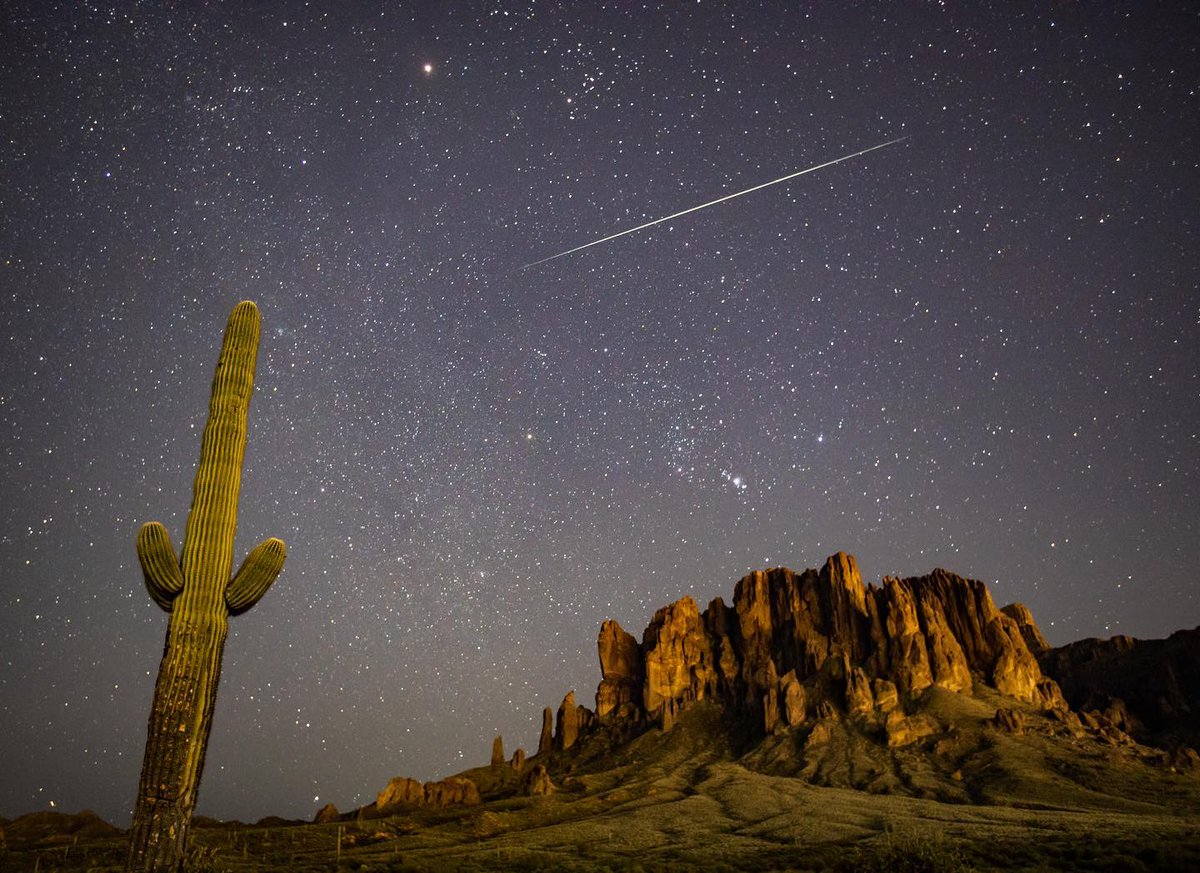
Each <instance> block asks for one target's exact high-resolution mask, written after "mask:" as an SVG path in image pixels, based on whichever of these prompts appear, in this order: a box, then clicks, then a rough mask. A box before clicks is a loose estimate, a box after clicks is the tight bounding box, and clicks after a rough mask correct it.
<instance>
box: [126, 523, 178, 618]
mask: <svg viewBox="0 0 1200 873" xmlns="http://www.w3.org/2000/svg"><path fill="white" fill-rule="evenodd" d="M137 556H138V561H139V562H140V563H141V565H142V577H143V578H144V579H145V580H146V590H147V591H149V592H150V598H151V599H152V600H153V601H154V602H155V603H157V604H158V605H159V606H161V607H162V608H163V610H164V611H166V612H170V611H171V604H172V603H173V602H174V600H175V596H176V595H177V594H179V592H180V591H182V590H183V572H182V571H181V570H180V569H179V559H178V558H177V557H175V547H174V546H173V545H171V535H170V534H169V533H167V529H166V528H165V527H163V526H162V525H161V524H159V523H158V522H157V521H148V522H146V523H145V524H144V525H142V529H141V530H139V531H138V535H137Z"/></svg>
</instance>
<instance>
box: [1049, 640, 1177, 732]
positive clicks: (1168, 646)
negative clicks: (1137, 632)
mask: <svg viewBox="0 0 1200 873" xmlns="http://www.w3.org/2000/svg"><path fill="white" fill-rule="evenodd" d="M1037 655H1038V662H1039V664H1040V665H1041V668H1042V671H1043V672H1044V673H1045V674H1046V675H1047V676H1050V677H1052V678H1053V679H1054V680H1055V681H1056V682H1057V683H1058V684H1059V686H1060V687H1061V688H1062V690H1063V694H1064V695H1065V696H1066V699H1067V702H1068V703H1069V704H1070V705H1071V707H1072V708H1073V709H1077V710H1079V711H1080V712H1081V714H1082V715H1083V717H1084V718H1085V719H1087V718H1089V717H1091V716H1093V715H1094V714H1096V713H1099V714H1102V715H1103V716H1105V717H1107V718H1108V719H1109V720H1110V721H1113V722H1115V723H1117V724H1119V725H1120V726H1121V727H1122V728H1123V729H1124V730H1125V731H1127V732H1128V733H1130V734H1132V735H1133V736H1134V737H1136V738H1137V739H1138V740H1140V741H1142V742H1147V743H1152V744H1154V745H1160V746H1164V747H1166V748H1170V749H1176V748H1179V747H1184V746H1191V747H1194V746H1196V745H1197V744H1200V627H1197V628H1193V629H1191V630H1181V631H1176V632H1175V633H1173V634H1171V636H1170V637H1168V638H1167V639H1165V640H1138V639H1134V638H1132V637H1127V636H1116V637H1112V638H1111V639H1108V640H1099V639H1087V640H1079V641H1078V642H1074V643H1070V644H1069V645H1066V646H1062V647H1061V648H1057V649H1051V648H1049V647H1046V648H1045V649H1043V650H1042V651H1040V652H1038V653H1037Z"/></svg>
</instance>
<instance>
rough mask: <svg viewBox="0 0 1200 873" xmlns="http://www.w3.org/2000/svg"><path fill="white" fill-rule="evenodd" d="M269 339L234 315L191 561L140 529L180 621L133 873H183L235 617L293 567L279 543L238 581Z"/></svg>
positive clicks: (162, 685)
mask: <svg viewBox="0 0 1200 873" xmlns="http://www.w3.org/2000/svg"><path fill="white" fill-rule="evenodd" d="M258 334H259V317H258V307H257V306H255V305H254V304H253V303H251V302H250V301H248V300H244V301H242V302H241V303H239V304H238V305H237V306H236V307H235V308H234V310H233V313H232V314H231V315H230V316H229V323H228V325H226V327H225V341H224V343H223V344H222V346H221V357H220V359H219V360H218V361H217V372H216V375H215V376H214V377H213V386H212V400H211V401H210V403H209V407H208V424H207V425H205V428H204V437H203V440H202V441H201V444H200V466H199V468H198V469H197V470H196V481H195V485H194V486H193V493H192V509H191V512H190V513H189V515H188V521H187V529H186V531H185V533H184V537H183V560H182V561H180V560H179V559H178V558H176V556H175V548H174V547H173V546H172V545H171V538H170V536H169V535H168V534H167V530H166V528H164V527H163V526H162V525H161V524H159V523H158V522H156V521H152V522H148V523H147V524H145V525H144V526H143V527H142V529H141V530H140V531H138V536H137V554H138V560H139V561H140V562H141V565H142V573H143V575H144V576H145V580H146V588H147V589H148V590H149V592H150V597H151V598H153V600H154V602H155V603H157V604H158V605H159V606H161V607H162V608H163V609H164V610H166V611H167V612H168V613H170V615H171V618H170V622H169V624H168V625H167V643H166V649H165V651H164V652H163V658H162V663H161V664H160V665H159V668H158V682H157V684H156V685H155V687H154V705H153V708H152V709H151V711H150V727H149V733H148V736H147V738H146V756H145V758H144V760H143V763H142V777H141V782H140V784H139V786H138V797H137V807H136V808H135V810H134V815H133V829H132V830H131V832H130V837H129V856H128V859H127V861H126V870H147V871H149V870H172V871H173V870H178V869H180V868H181V866H182V864H183V857H184V850H185V847H186V843H187V834H188V827H189V825H190V824H191V819H192V810H193V808H194V807H195V805H196V790H197V788H198V787H199V785H200V771H201V769H202V768H203V766H204V751H205V748H206V747H207V745H208V734H209V731H210V730H211V728H212V714H213V704H214V703H215V702H216V699H217V682H218V680H219V679H220V676H221V654H222V652H223V651H224V648H225V635H226V634H227V632H228V630H229V616H230V615H238V614H239V613H242V612H245V611H246V610H248V609H250V607H252V606H253V605H254V604H255V603H257V602H258V599H259V598H260V597H262V596H263V594H264V593H265V592H266V590H267V588H269V587H270V585H271V583H272V582H274V581H275V577H276V576H277V575H279V571H280V570H281V569H282V568H283V560H284V557H285V555H286V551H287V550H286V547H285V546H284V544H283V541H282V540H277V539H274V538H272V539H269V540H266V541H264V542H262V543H260V544H259V545H258V546H256V547H255V548H254V549H253V550H252V551H251V552H250V554H249V555H248V556H247V557H246V560H245V561H243V562H242V566H241V568H240V569H239V570H238V571H237V573H236V574H234V575H233V577H232V579H231V578H230V570H231V569H232V566H233V538H234V532H235V531H236V529H237V505H238V489H239V487H240V486H241V480H242V457H243V455H244V454H245V451H246V411H247V409H248V408H249V406H250V394H251V393H252V392H253V390H254V362H255V358H256V357H257V355H258Z"/></svg>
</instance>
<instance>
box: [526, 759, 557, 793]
mask: <svg viewBox="0 0 1200 873" xmlns="http://www.w3.org/2000/svg"><path fill="white" fill-rule="evenodd" d="M521 793H522V794H524V795H526V796H527V797H535V796H545V795H548V794H553V793H554V782H553V781H551V779H550V774H549V773H548V772H547V771H546V767H545V765H543V764H535V765H533V766H532V767H531V768H530V769H529V772H528V773H526V774H525V778H524V779H522V780H521Z"/></svg>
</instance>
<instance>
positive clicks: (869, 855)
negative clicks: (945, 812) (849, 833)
mask: <svg viewBox="0 0 1200 873" xmlns="http://www.w3.org/2000/svg"><path fill="white" fill-rule="evenodd" d="M854 855H855V856H854V857H853V858H852V859H850V863H849V866H848V869H851V870H858V871H861V873H966V871H969V870H970V869H971V867H970V866H969V865H968V864H967V863H966V861H965V860H964V859H963V856H962V853H961V852H959V851H958V849H956V848H954V847H953V846H951V845H949V844H947V843H946V841H945V840H944V839H942V837H941V835H938V834H926V833H917V832H909V833H897V832H896V831H893V830H892V829H891V828H888V829H887V830H886V831H885V832H884V833H883V836H881V837H880V838H879V839H877V840H875V841H873V842H871V843H869V844H866V845H862V846H859V847H858V849H857V851H856V852H855V853H854Z"/></svg>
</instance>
